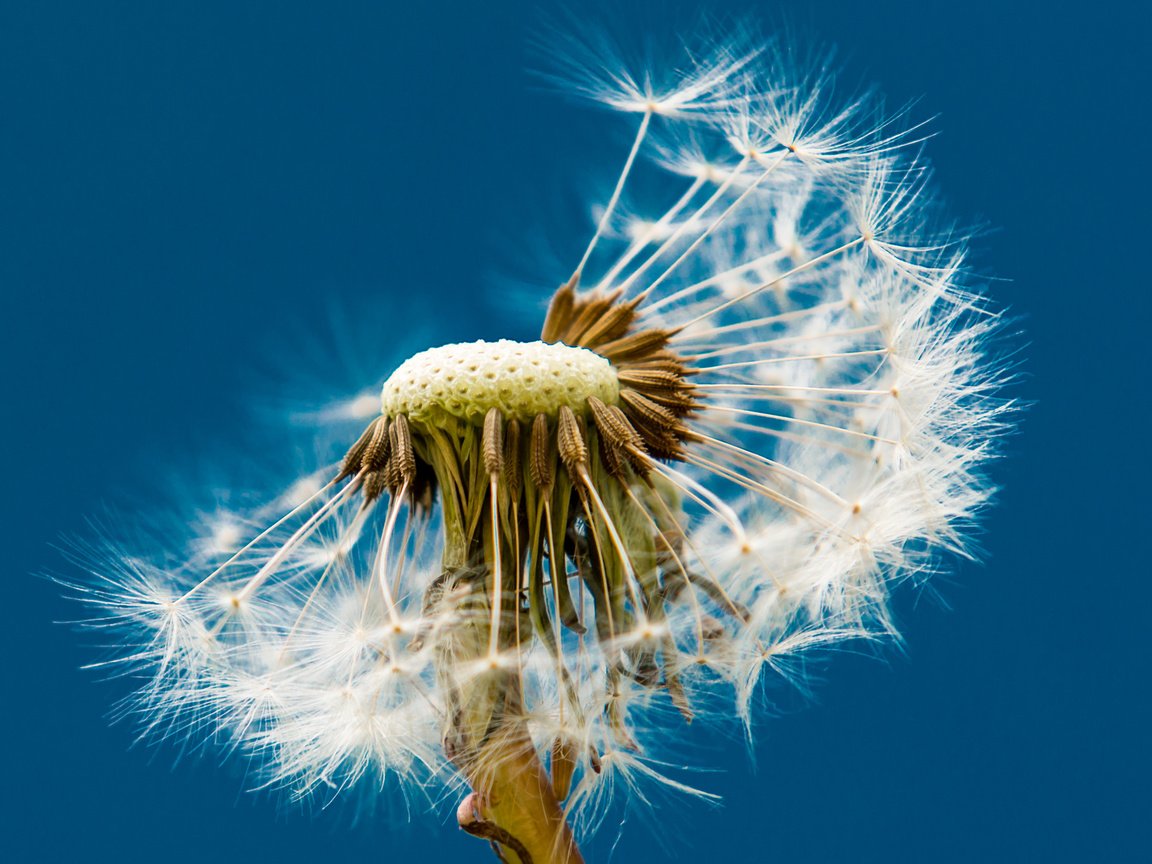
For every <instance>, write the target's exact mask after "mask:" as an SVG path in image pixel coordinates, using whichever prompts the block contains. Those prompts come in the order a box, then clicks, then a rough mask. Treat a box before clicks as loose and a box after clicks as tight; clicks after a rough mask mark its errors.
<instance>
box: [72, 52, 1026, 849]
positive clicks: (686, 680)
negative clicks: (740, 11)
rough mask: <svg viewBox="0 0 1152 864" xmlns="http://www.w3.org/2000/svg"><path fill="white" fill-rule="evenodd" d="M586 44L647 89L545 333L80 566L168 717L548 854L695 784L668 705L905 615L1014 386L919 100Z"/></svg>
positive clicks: (761, 67) (796, 678) (742, 64)
mask: <svg viewBox="0 0 1152 864" xmlns="http://www.w3.org/2000/svg"><path fill="white" fill-rule="evenodd" d="M583 49H585V50H584V51H583V55H584V56H585V58H587V56H589V54H590V53H591V54H592V55H595V56H596V57H597V58H598V59H597V60H596V61H595V62H594V63H592V64H591V65H588V66H579V67H575V66H573V65H572V64H571V63H568V64H567V65H566V67H565V68H563V69H562V71H563V72H565V73H567V74H569V75H572V74H575V77H576V89H577V92H579V93H581V94H583V95H585V96H588V97H590V98H593V99H595V100H597V101H599V102H601V103H603V104H606V105H608V106H609V107H611V108H614V109H617V110H620V111H623V112H627V113H632V114H639V115H640V121H639V124H638V127H637V130H636V132H635V137H634V138H633V140H632V144H631V145H630V147H629V148H628V150H627V152H626V153H624V154H622V156H623V158H624V168H623V170H622V171H621V172H620V173H619V174H618V175H617V180H616V183H615V186H614V188H613V192H612V195H611V198H610V200H609V202H608V204H607V206H606V207H605V208H604V209H603V211H602V214H601V217H600V219H599V220H598V224H597V225H595V226H594V227H592V228H591V229H590V233H591V240H590V241H589V242H588V244H587V246H586V247H585V251H584V252H583V254H582V256H581V257H580V260H579V262H578V263H577V265H576V267H575V269H574V273H573V275H572V276H571V277H570V278H568V279H567V281H565V282H564V284H563V285H561V287H560V288H559V289H558V290H557V291H556V292H555V293H554V295H553V296H552V299H551V302H550V305H549V307H548V311H547V314H546V316H545V318H544V320H543V322H542V326H541V333H540V339H539V341H534V342H524V343H521V342H512V341H507V340H501V341H496V342H471V343H464V344H455V345H445V346H441V347H435V348H430V349H429V350H426V351H423V352H421V353H418V354H416V355H414V356H413V357H411V358H410V359H408V360H407V361H405V362H404V363H403V364H401V365H400V366H399V367H398V368H397V369H396V370H395V371H394V372H393V373H392V374H391V375H390V377H388V379H387V381H386V382H385V384H384V386H383V391H382V394H381V396H380V400H379V403H378V404H377V406H376V409H375V411H374V412H373V413H374V416H372V417H371V418H370V419H369V420H368V422H367V424H366V428H365V429H364V432H363V434H362V435H361V436H360V438H359V439H358V440H357V441H355V442H354V443H352V445H351V447H350V449H348V451H347V454H346V455H345V457H344V458H343V460H342V462H341V463H340V464H339V465H337V466H334V467H332V468H330V469H325V470H322V471H319V472H316V473H312V474H309V475H307V476H305V477H302V478H300V479H299V480H298V481H297V482H296V483H294V484H292V485H291V486H290V488H288V489H287V490H284V491H283V492H281V493H279V494H277V495H275V496H273V503H272V504H271V505H269V506H268V507H264V508H258V509H257V510H256V511H255V512H253V513H248V514H233V513H227V514H218V515H216V516H214V517H213V519H212V520H210V522H209V525H208V530H207V531H206V532H203V533H204V534H205V536H200V537H199V539H197V540H196V541H195V543H194V544H193V546H194V549H193V550H192V551H190V552H189V553H188V554H187V555H186V556H185V557H184V558H182V559H180V558H179V557H178V558H177V560H182V561H183V562H184V563H182V564H180V565H178V566H175V567H172V566H170V564H169V565H168V566H159V565H150V564H142V563H137V562H136V561H135V560H132V561H129V560H124V561H120V562H117V563H116V564H115V566H113V567H112V568H111V569H109V570H107V571H106V572H103V573H101V574H100V581H98V582H97V583H95V584H94V585H90V586H82V587H81V588H80V593H81V599H82V600H84V601H85V602H87V603H89V604H91V605H92V606H94V607H96V608H98V609H102V610H103V613H104V615H105V616H106V617H102V618H98V619H97V620H95V621H94V622H92V623H93V626H95V627H99V628H109V629H111V630H113V631H115V632H121V633H123V634H124V644H125V645H126V646H128V647H126V649H125V652H124V653H123V655H122V656H121V657H120V658H119V659H117V660H114V661H112V662H113V664H114V665H115V666H116V667H118V668H119V667H123V668H125V669H130V670H133V671H136V672H140V671H143V672H145V673H146V674H148V675H149V676H150V679H149V682H148V683H147V684H146V685H145V687H144V688H143V690H142V691H141V693H140V694H139V697H138V701H137V702H136V704H135V706H134V709H133V710H134V712H135V713H138V714H139V715H140V716H141V717H142V719H143V722H144V724H145V725H146V726H147V727H148V729H149V730H150V731H153V732H155V733H157V734H160V735H183V734H191V733H192V732H193V731H194V730H197V729H201V728H203V727H208V729H209V730H216V731H219V732H224V733H226V734H227V735H228V736H230V737H231V739H232V740H233V741H234V742H235V744H236V746H237V748H238V749H241V750H244V751H246V752H248V753H249V754H251V755H252V757H253V758H255V759H256V760H257V761H258V762H259V763H260V764H261V765H262V766H264V767H265V769H266V771H267V775H266V779H267V782H268V784H270V785H286V786H288V787H290V788H292V789H293V790H295V791H296V792H297V793H298V794H311V793H318V794H328V793H327V792H325V790H343V789H346V788H348V787H350V786H351V785H353V784H357V783H364V784H369V785H372V786H374V787H378V786H398V787H400V788H412V789H420V790H428V789H436V788H442V789H446V790H455V789H459V788H460V787H461V786H467V787H469V788H470V789H471V790H472V793H471V794H469V795H468V796H467V797H466V798H465V799H464V803H463V804H462V805H461V809H460V814H459V820H460V824H461V826H462V827H463V828H464V829H465V830H467V831H469V832H470V833H474V834H477V835H478V836H482V837H484V838H486V839H488V840H489V841H491V842H492V843H493V844H494V845H495V846H496V847H498V849H499V850H500V854H501V855H503V856H504V857H505V858H506V860H520V861H521V862H528V861H533V862H537V864H540V862H545V861H558V862H559V861H565V862H576V861H579V860H580V856H579V852H578V851H577V847H576V840H575V837H576V834H579V833H583V834H587V833H590V832H591V831H592V830H594V829H595V826H596V825H597V824H599V821H600V819H601V818H602V817H603V815H604V812H605V808H606V807H608V806H610V803H611V799H612V797H613V795H617V794H619V793H625V794H629V795H635V796H638V800H645V799H644V796H645V795H647V794H649V792H650V791H652V790H654V789H656V788H657V787H663V788H664V789H666V790H677V791H681V792H687V793H688V794H706V793H699V792H697V791H696V790H694V789H692V788H691V787H689V786H688V785H686V784H685V783H683V782H682V781H680V780H678V779H676V778H675V777H673V776H671V774H670V773H668V772H666V771H665V767H666V766H665V765H664V764H663V762H662V759H661V753H662V752H663V746H664V743H665V741H664V738H663V737H662V735H663V733H664V731H665V729H666V728H667V726H668V725H669V724H671V723H674V722H679V721H676V720H674V719H673V718H672V717H670V716H669V715H675V716H677V717H679V718H681V720H682V721H693V722H698V721H705V722H707V721H708V720H709V719H711V717H712V716H713V715H714V714H716V713H721V714H724V713H727V714H729V715H732V714H736V715H738V716H740V717H742V718H743V719H744V720H745V722H746V723H750V722H751V717H752V703H753V701H754V699H753V696H754V693H755V691H756V688H757V682H759V681H761V680H762V679H763V678H765V677H771V676H775V677H780V678H783V679H785V680H790V681H793V682H794V683H796V684H797V685H798V686H801V687H803V686H804V683H805V682H804V677H803V670H802V667H801V665H800V662H799V660H798V659H797V658H799V657H802V656H803V655H804V653H805V652H807V651H810V650H813V649H818V648H821V647H823V646H827V645H829V644H833V643H835V642H838V641H841V640H844V639H855V638H867V637H869V636H873V635H878V634H879V635H882V634H886V633H890V632H892V627H891V623H890V621H889V617H888V612H887V599H888V596H889V593H890V590H891V587H892V586H893V585H894V584H895V583H898V582H900V581H901V580H904V579H907V578H910V577H913V576H917V575H919V574H922V573H924V572H926V571H927V570H929V569H931V568H933V567H935V566H936V565H935V563H934V555H935V550H950V551H953V552H958V553H961V554H963V553H964V551H965V544H964V539H963V535H962V530H963V528H964V526H965V525H967V524H968V523H969V522H970V520H971V519H972V518H973V517H974V516H975V514H976V513H977V512H978V511H979V510H980V508H981V507H982V506H983V505H984V503H985V502H986V501H987V499H988V496H989V492H990V490H989V487H988V485H987V483H986V482H985V481H984V479H983V478H982V475H981V473H980V470H981V468H982V466H983V464H984V463H985V462H986V461H987V460H988V459H989V458H990V457H991V456H992V455H993V453H994V447H993V446H992V444H991V442H992V441H993V439H994V438H995V436H996V435H997V434H998V433H1000V432H1002V431H1003V430H1004V429H1005V426H1006V423H1007V421H1008V419H1009V418H1008V415H1007V412H1008V411H1009V410H1010V406H1009V405H1008V404H1006V403H1004V402H1002V401H998V400H997V398H996V392H997V388H998V387H999V386H1000V384H1001V383H1002V379H1003V377H1004V373H1003V371H1002V370H1001V369H1000V368H999V367H998V366H997V365H996V363H995V362H993V361H990V360H989V359H988V358H987V357H986V356H985V355H986V349H985V345H986V344H987V342H988V340H989V337H990V336H991V335H992V334H993V333H994V331H995V329H996V316H995V315H992V314H989V313H988V312H986V311H985V310H984V309H983V308H982V304H981V303H980V301H979V300H978V298H976V297H975V295H974V294H973V293H972V292H971V290H970V289H969V288H968V287H966V285H965V272H964V270H963V267H962V264H961V262H962V260H963V240H962V238H960V237H959V236H958V235H957V234H956V233H954V232H952V231H942V232H936V233H933V232H932V231H931V230H930V227H929V226H930V224H931V222H930V204H931V202H930V197H929V193H928V185H927V178H928V175H927V170H926V168H925V166H924V164H923V163H922V162H921V161H920V160H919V158H918V156H916V155H915V154H914V153H913V154H912V155H906V154H907V153H909V148H908V145H909V144H910V143H912V142H913V138H914V136H915V135H916V134H917V130H916V128H915V127H913V128H912V129H911V130H908V131H901V130H900V129H898V128H897V122H898V120H899V119H900V115H899V114H898V115H896V117H895V118H887V119H882V120H880V121H876V120H875V118H876V117H877V116H878V113H879V108H878V106H877V104H876V103H875V100H874V99H871V97H868V98H857V99H853V100H850V101H849V102H848V103H847V104H844V105H834V104H832V102H831V99H830V96H829V94H830V92H831V88H830V86H829V82H828V80H827V76H826V75H825V74H823V73H822V74H821V75H819V76H811V75H801V76H799V77H797V78H793V79H789V78H788V77H787V76H785V75H784V73H783V70H782V69H781V68H780V63H778V62H777V63H775V64H773V63H769V62H768V61H766V60H763V58H761V57H760V55H761V54H762V53H764V52H761V51H757V50H748V49H745V48H741V47H735V48H734V47H722V48H720V49H714V50H710V51H706V52H700V53H697V54H695V55H692V56H691V58H690V59H688V60H686V61H685V62H683V63H681V64H678V65H675V66H673V67H670V68H675V69H677V70H680V71H678V72H677V73H676V74H675V75H665V74H663V72H664V69H663V68H662V69H661V70H660V71H661V73H662V74H660V75H643V76H635V75H632V74H630V73H628V72H625V71H622V68H621V67H620V66H619V65H618V64H617V62H616V61H615V60H612V59H606V58H607V57H610V56H611V55H613V52H612V51H611V50H610V49H607V48H606V47H605V46H604V45H603V44H586V45H584V46H583ZM638 172H658V174H659V175H660V176H662V177H663V180H664V188H665V189H667V190H668V194H667V201H669V202H671V203H670V204H668V203H666V204H665V205H663V209H657V210H655V211H652V210H650V209H648V207H647V202H646V201H645V200H644V199H643V198H642V197H633V195H632V192H631V189H632V179H633V177H634V176H635V175H636V174H637V173H638ZM617 223H619V224H621V225H623V227H622V228H621V229H620V230H616V227H615V226H616V225H617ZM363 415H364V400H363V399H359V400H356V401H355V402H354V403H350V405H349V406H348V407H347V409H346V410H344V409H341V411H340V412H338V414H337V415H334V416H338V418H339V419H341V420H347V419H348V418H349V417H355V416H363ZM251 526H257V527H251ZM166 560H167V561H169V562H170V561H171V560H172V559H171V558H168V559H166ZM725 700H726V702H725ZM720 704H726V705H727V706H728V707H727V708H725V709H721V710H720V711H719V712H718V711H717V706H718V705H720Z"/></svg>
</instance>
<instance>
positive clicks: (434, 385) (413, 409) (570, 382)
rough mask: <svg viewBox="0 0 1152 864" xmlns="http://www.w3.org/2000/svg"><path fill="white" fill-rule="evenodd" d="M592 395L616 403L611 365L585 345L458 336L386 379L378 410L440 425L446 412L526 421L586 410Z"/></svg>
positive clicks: (616, 384) (416, 357) (473, 420)
mask: <svg viewBox="0 0 1152 864" xmlns="http://www.w3.org/2000/svg"><path fill="white" fill-rule="evenodd" d="M589 396H595V397H596V398H598V399H600V400H601V401H602V402H604V403H606V404H608V405H615V404H616V403H617V402H618V401H619V396H620V384H619V381H618V380H617V378H616V370H615V369H613V368H612V364H611V363H609V362H608V360H606V359H605V358H604V357H601V356H600V355H599V354H596V353H595V352H592V351H589V350H587V349H586V348H572V347H570V346H568V345H563V344H560V343H552V344H548V343H545V342H513V341H511V340H509V339H501V340H500V341H499V342H462V343H459V344H456V345H444V346H442V347H440V348H431V349H429V350H428V351H421V352H420V353H419V354H416V355H414V356H412V357H410V358H408V359H407V360H405V361H404V363H402V364H401V365H400V368H399V369H397V370H396V371H395V372H393V373H392V376H391V377H390V378H389V379H388V380H387V381H385V382H384V392H383V394H382V395H381V401H382V410H383V413H384V414H386V415H388V416H390V417H395V416H396V415H397V414H406V415H408V417H409V418H410V419H412V420H415V421H417V422H422V423H429V424H433V425H442V423H443V421H444V420H446V419H447V418H448V417H455V418H457V419H459V420H464V421H466V422H470V423H480V422H482V421H483V419H484V416H485V415H486V414H487V413H488V411H489V410H491V409H492V408H499V409H500V411H501V412H502V413H503V414H504V416H505V417H507V418H509V419H511V418H515V419H517V420H519V421H521V422H530V421H531V420H532V419H533V418H535V417H536V415H537V414H547V415H548V416H549V417H555V416H556V414H557V413H558V412H559V410H560V406H561V405H567V406H568V407H569V408H571V409H572V410H573V411H574V412H576V413H577V414H584V413H586V412H587V401H588V397H589Z"/></svg>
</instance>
